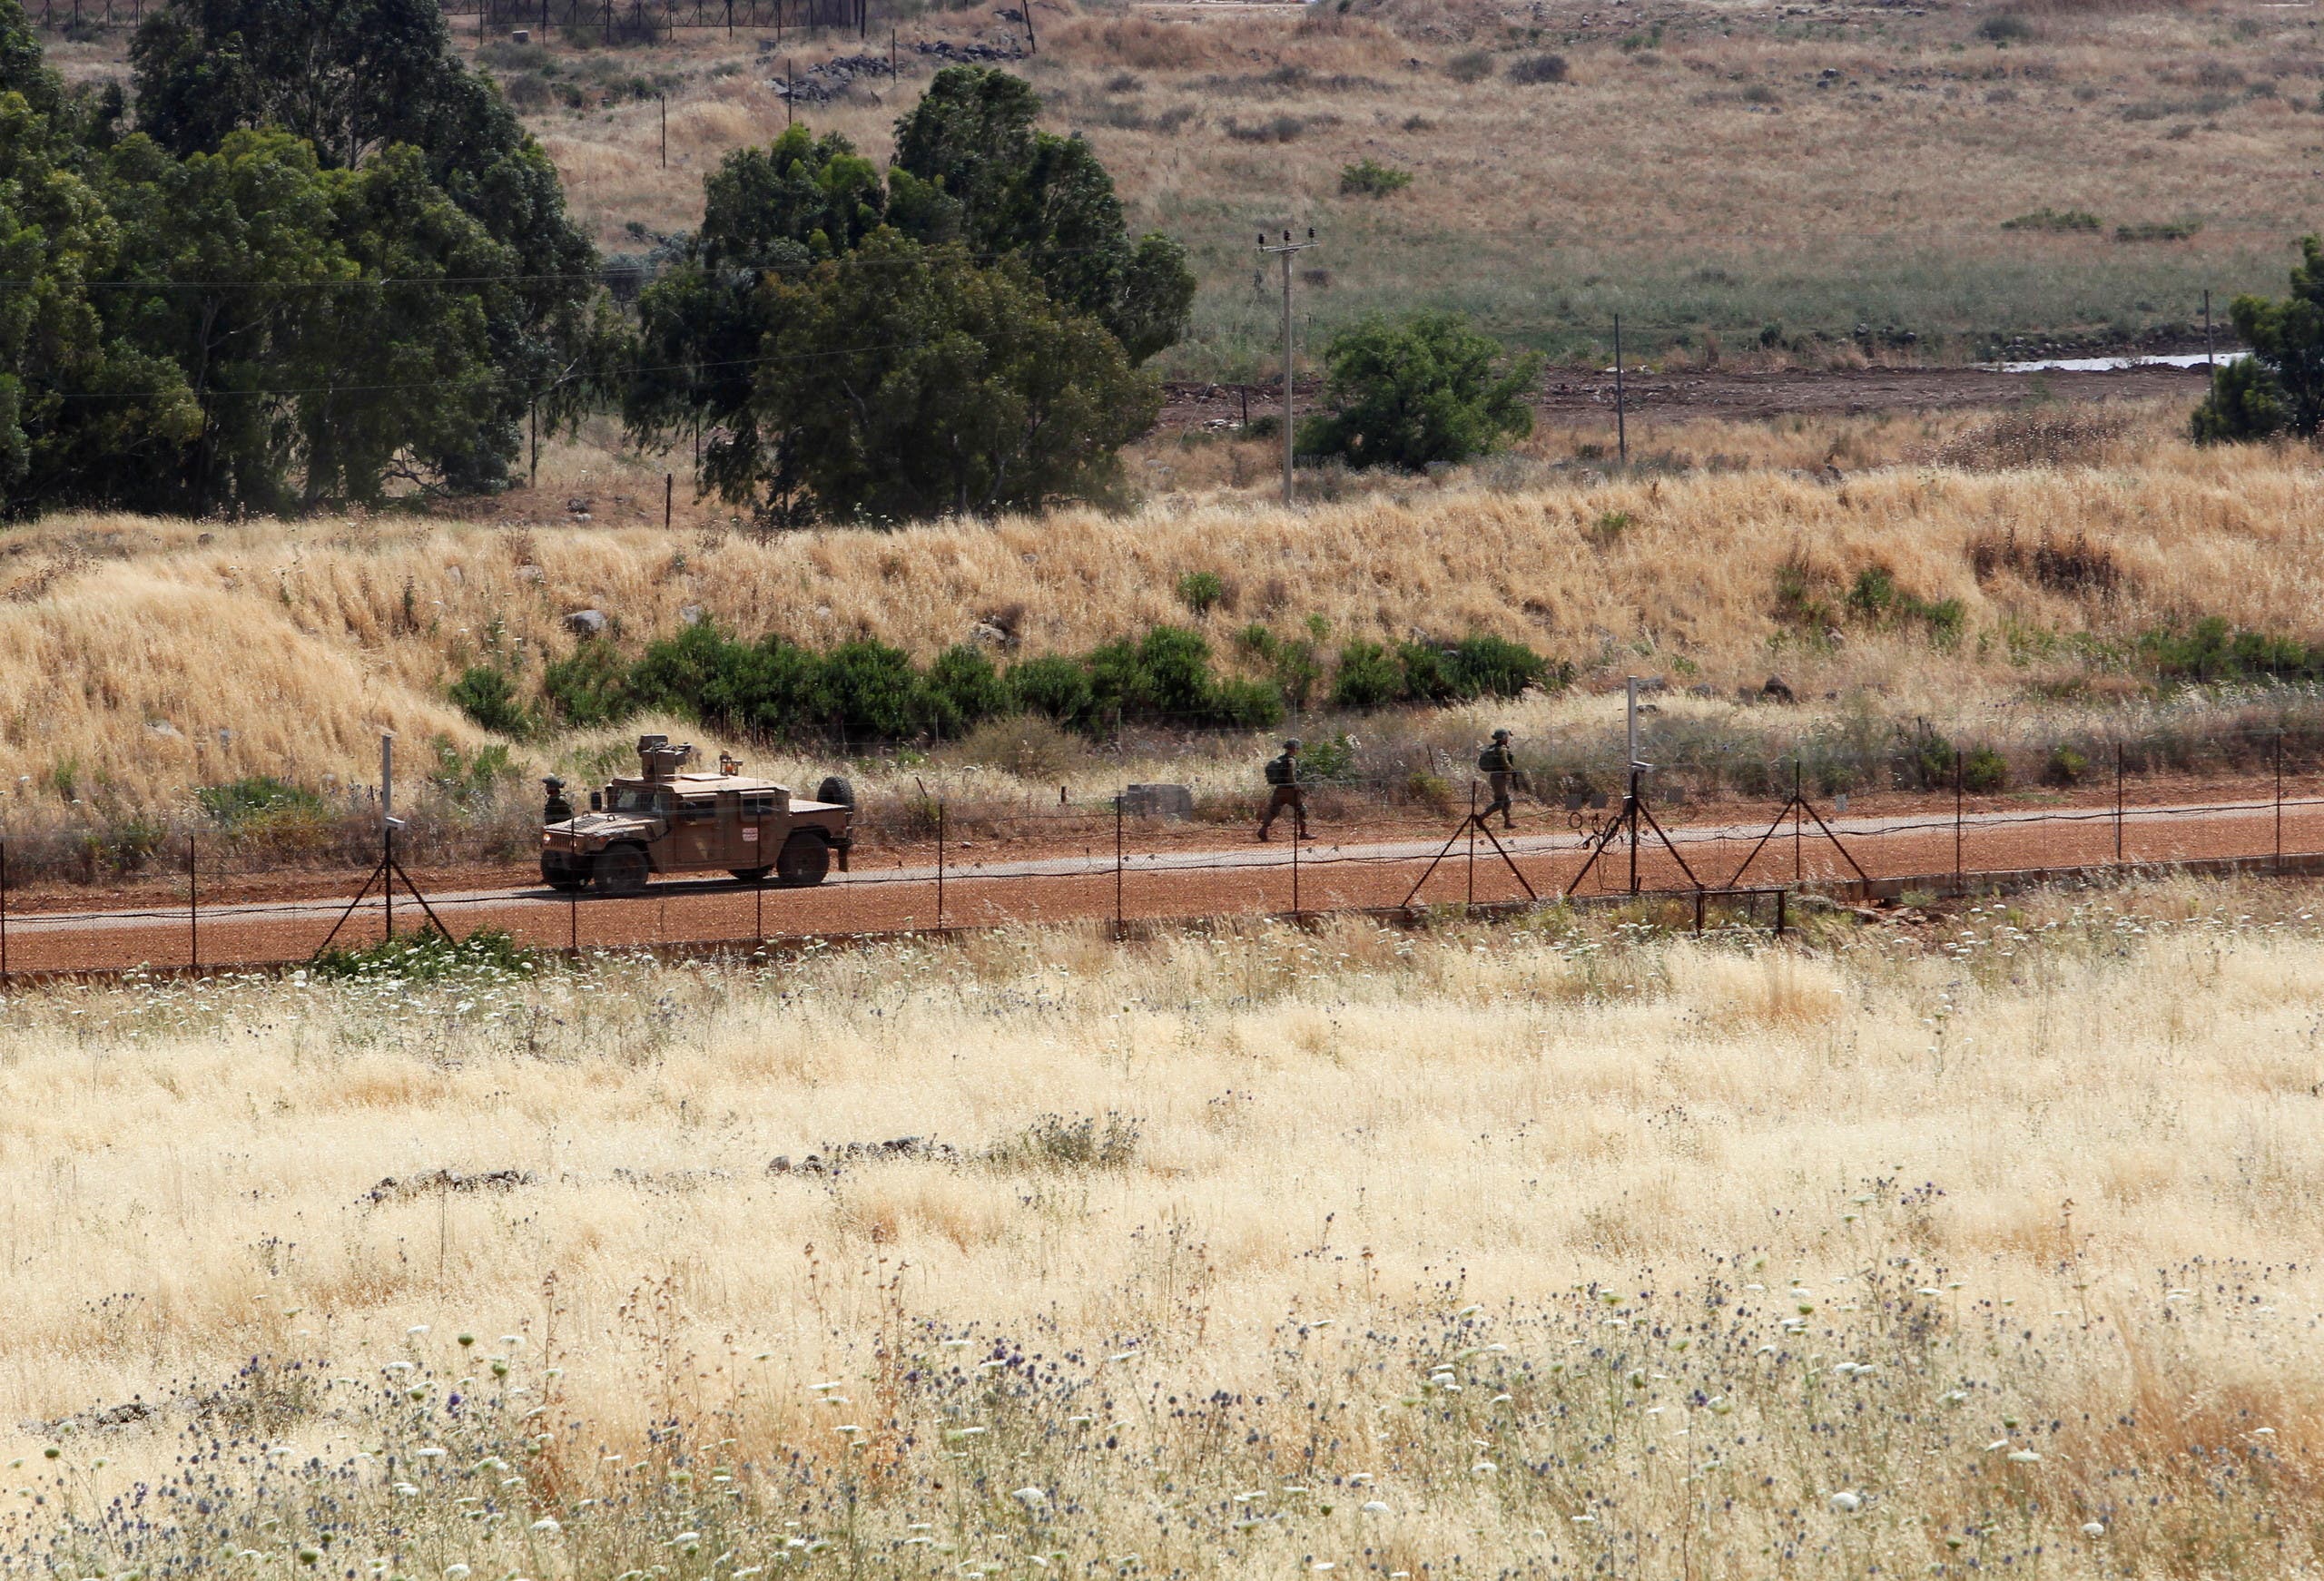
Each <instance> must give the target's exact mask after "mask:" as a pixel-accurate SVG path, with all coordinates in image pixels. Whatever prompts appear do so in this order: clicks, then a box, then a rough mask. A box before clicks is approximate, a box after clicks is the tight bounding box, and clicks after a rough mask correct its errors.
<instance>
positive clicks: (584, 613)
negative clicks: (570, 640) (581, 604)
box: [565, 609, 606, 637]
mask: <svg viewBox="0 0 2324 1581" xmlns="http://www.w3.org/2000/svg"><path fill="white" fill-rule="evenodd" d="M565 629H566V631H568V632H571V633H573V634H574V635H575V636H576V637H601V636H604V635H605V634H606V616H605V612H604V611H602V610H595V609H576V610H575V611H574V612H573V613H572V614H568V615H566V617H565Z"/></svg>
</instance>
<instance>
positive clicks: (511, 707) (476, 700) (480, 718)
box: [449, 664, 534, 740]
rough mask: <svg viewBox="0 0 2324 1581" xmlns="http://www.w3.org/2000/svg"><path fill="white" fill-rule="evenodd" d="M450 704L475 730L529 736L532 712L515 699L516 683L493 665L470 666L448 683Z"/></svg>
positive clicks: (519, 736)
mask: <svg viewBox="0 0 2324 1581" xmlns="http://www.w3.org/2000/svg"><path fill="white" fill-rule="evenodd" d="M449 695H450V697H451V700H452V704H453V706H454V707H456V708H458V710H459V711H460V712H462V713H465V714H467V715H468V718H469V720H470V721H471V722H474V723H475V724H476V725H478V727H479V728H481V729H484V730H488V731H491V732H494V733H495V734H497V735H504V736H515V737H517V739H519V740H522V739H523V738H524V737H526V736H528V735H530V734H532V733H533V730H534V720H533V716H532V713H531V712H530V711H529V710H527V708H526V707H525V705H524V703H523V702H521V701H520V700H519V699H518V698H517V683H516V682H514V681H512V680H510V679H509V678H508V673H507V671H505V670H503V669H501V668H500V667H499V666H497V665H495V664H471V665H469V666H468V668H467V669H466V670H464V671H462V672H461V673H460V678H459V679H458V681H455V682H452V686H451V691H450V693H449Z"/></svg>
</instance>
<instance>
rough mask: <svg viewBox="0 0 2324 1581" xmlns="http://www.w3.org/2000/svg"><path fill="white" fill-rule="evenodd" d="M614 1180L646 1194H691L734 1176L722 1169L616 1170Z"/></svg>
mask: <svg viewBox="0 0 2324 1581" xmlns="http://www.w3.org/2000/svg"><path fill="white" fill-rule="evenodd" d="M613 1176H614V1178H615V1180H617V1181H619V1182H621V1183H622V1184H624V1185H629V1186H635V1187H637V1188H638V1189H639V1190H640V1191H648V1192H692V1191H700V1190H701V1189H702V1188H703V1187H704V1186H706V1185H711V1184H714V1183H716V1182H719V1181H723V1180H732V1179H734V1176H733V1175H732V1174H731V1173H728V1172H727V1171H725V1170H723V1169H616V1170H615V1171H614V1172H613Z"/></svg>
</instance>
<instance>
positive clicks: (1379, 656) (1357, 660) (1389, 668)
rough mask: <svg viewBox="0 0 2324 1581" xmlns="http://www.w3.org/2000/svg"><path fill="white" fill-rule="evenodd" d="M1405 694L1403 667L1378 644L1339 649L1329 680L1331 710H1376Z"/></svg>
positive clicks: (1356, 644)
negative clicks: (1338, 657) (1330, 682)
mask: <svg viewBox="0 0 2324 1581" xmlns="http://www.w3.org/2000/svg"><path fill="white" fill-rule="evenodd" d="M1403 695H1404V667H1403V665H1402V664H1400V663H1397V662H1396V656H1395V655H1394V654H1393V653H1390V652H1389V651H1388V650H1387V649H1385V648H1384V647H1382V646H1381V645H1380V644H1379V643H1360V642H1359V643H1344V644H1343V645H1342V647H1341V648H1340V662H1339V668H1338V671H1337V672H1336V673H1334V675H1333V677H1332V706H1334V708H1379V707H1382V706H1384V705H1385V704H1387V703H1391V702H1397V701H1399V700H1401V699H1402V698H1403Z"/></svg>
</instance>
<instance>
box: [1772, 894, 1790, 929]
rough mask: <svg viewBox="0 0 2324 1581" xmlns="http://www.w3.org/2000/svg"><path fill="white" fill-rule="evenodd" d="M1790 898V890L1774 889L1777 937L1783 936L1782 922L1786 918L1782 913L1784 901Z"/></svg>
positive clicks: (1785, 920) (1784, 921) (1783, 922)
mask: <svg viewBox="0 0 2324 1581" xmlns="http://www.w3.org/2000/svg"><path fill="white" fill-rule="evenodd" d="M1790 898H1791V891H1790V890H1788V889H1777V891H1776V937H1777V938H1782V937H1783V930H1784V924H1785V923H1786V922H1787V920H1788V918H1786V917H1785V915H1784V903H1785V901H1787V900H1788V899H1790Z"/></svg>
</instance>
